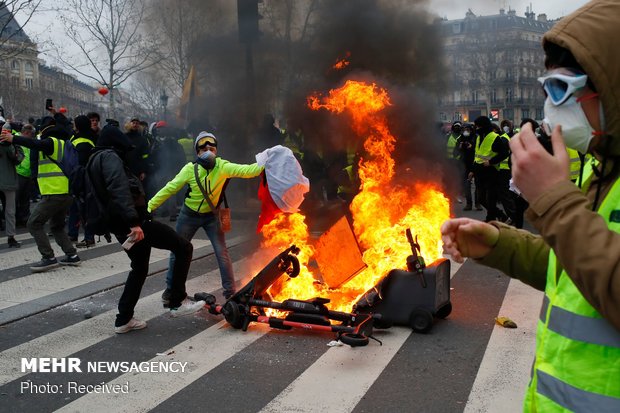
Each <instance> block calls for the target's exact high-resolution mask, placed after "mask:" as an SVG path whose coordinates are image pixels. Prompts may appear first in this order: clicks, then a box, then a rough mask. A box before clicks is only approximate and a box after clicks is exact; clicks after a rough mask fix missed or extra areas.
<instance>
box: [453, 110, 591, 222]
mask: <svg viewBox="0 0 620 413" xmlns="http://www.w3.org/2000/svg"><path fill="white" fill-rule="evenodd" d="M525 124H530V125H531V127H532V130H533V131H534V133H535V134H536V136H537V137H538V139H539V140H540V141H541V143H544V144H545V145H546V147H547V148H548V150H550V137H549V136H547V134H546V133H545V131H544V129H543V128H541V127H540V126H539V123H538V122H537V121H535V120H534V119H530V118H524V119H522V120H521V123H520V124H519V126H518V127H516V128H515V127H514V123H513V121H512V120H509V119H504V120H502V121H501V123H499V124H497V123H495V122H492V121H491V119H490V118H489V117H487V116H479V117H477V118H476V119H475V120H474V122H473V123H466V122H461V121H454V122H453V123H452V125H451V126H450V131H449V132H447V133H446V135H445V147H446V158H447V161H448V164H449V165H450V166H451V169H452V171H456V174H457V175H458V176H459V177H460V179H459V181H458V182H459V185H458V188H457V189H456V192H457V194H458V196H457V198H456V199H457V201H458V203H462V202H463V200H464V201H465V205H464V207H463V210H464V211H471V210H472V209H475V210H476V211H485V213H486V215H485V219H484V220H485V221H486V222H490V221H501V222H504V223H506V224H509V225H513V226H515V227H516V228H523V215H524V213H525V210H526V209H527V206H528V203H527V201H526V200H525V199H524V198H523V197H522V196H521V193H520V191H519V190H518V188H517V187H516V186H514V185H513V184H512V173H511V169H512V165H511V160H510V155H511V152H510V140H511V138H512V137H513V136H515V135H516V134H517V133H519V131H520V130H521V128H522V127H523V125H525ZM567 152H568V154H569V157H570V161H571V164H570V168H571V180H572V181H573V182H575V181H576V180H577V178H578V175H579V170H580V167H581V165H582V162H583V161H584V160H585V159H584V156H580V155H579V153H578V152H577V151H575V150H573V149H570V148H567Z"/></svg>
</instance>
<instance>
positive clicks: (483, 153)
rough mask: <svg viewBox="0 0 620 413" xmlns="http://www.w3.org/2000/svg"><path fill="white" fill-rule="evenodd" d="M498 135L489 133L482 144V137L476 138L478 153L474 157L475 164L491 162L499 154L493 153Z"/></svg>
mask: <svg viewBox="0 0 620 413" xmlns="http://www.w3.org/2000/svg"><path fill="white" fill-rule="evenodd" d="M497 137H498V135H497V133H495V132H489V134H488V135H487V136H485V138H484V140H483V141H482V143H481V142H480V140H481V137H480V135H478V136H477V137H476V152H475V155H474V163H477V164H483V163H484V161H490V160H491V159H492V158H493V157H494V156H495V155H497V153H495V152H493V150H492V149H491V147H492V146H493V142H495V138H497Z"/></svg>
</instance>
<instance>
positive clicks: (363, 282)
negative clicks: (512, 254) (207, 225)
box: [262, 80, 450, 311]
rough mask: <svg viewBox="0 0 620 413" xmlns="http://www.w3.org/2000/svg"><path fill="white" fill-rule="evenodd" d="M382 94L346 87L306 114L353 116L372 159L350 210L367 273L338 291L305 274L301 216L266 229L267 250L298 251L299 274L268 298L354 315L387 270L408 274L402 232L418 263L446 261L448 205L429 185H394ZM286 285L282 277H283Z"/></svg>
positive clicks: (363, 86)
mask: <svg viewBox="0 0 620 413" xmlns="http://www.w3.org/2000/svg"><path fill="white" fill-rule="evenodd" d="M390 105H391V103H390V99H389V96H388V93H387V91H386V90H385V89H382V88H379V87H377V86H376V85H375V84H367V83H364V82H358V81H353V80H349V81H347V82H346V83H345V84H344V86H342V87H341V88H339V89H334V90H331V91H330V92H329V95H328V96H326V97H323V98H321V97H319V96H310V97H309V98H308V106H309V107H310V108H311V109H313V110H320V109H324V110H327V111H330V112H332V113H334V114H343V113H346V114H348V115H349V116H350V117H351V119H352V126H353V130H354V131H355V133H356V134H357V135H358V136H360V137H363V138H365V141H364V148H365V149H366V151H367V152H368V153H372V156H370V157H369V159H361V160H360V161H359V176H360V182H361V185H360V192H359V193H358V194H357V195H356V196H355V198H354V199H353V201H352V203H351V206H350V209H351V213H352V217H353V230H354V232H355V235H356V237H357V239H358V242H359V244H360V246H361V248H362V251H363V260H364V262H365V263H366V265H367V266H368V268H366V269H365V270H364V271H362V272H361V273H360V274H358V275H357V276H355V277H353V278H352V279H351V280H350V281H348V282H347V283H345V284H344V285H342V286H340V287H339V288H338V289H336V290H332V289H329V288H328V287H327V285H325V284H321V283H318V282H317V281H316V277H315V275H314V274H313V273H312V271H311V270H310V269H309V268H308V262H309V260H310V259H311V258H312V255H313V248H312V247H311V246H310V245H309V244H308V242H309V234H308V228H307V226H306V225H305V223H304V217H303V215H301V214H292V215H287V214H279V215H278V216H277V217H276V219H274V221H272V222H271V223H269V224H268V225H265V227H264V228H263V236H264V240H263V243H262V246H264V247H277V248H280V249H284V248H287V247H288V246H290V245H291V244H295V245H297V246H298V247H300V249H301V252H300V254H299V256H298V257H299V260H300V264H301V274H300V275H299V276H298V277H297V278H294V279H290V280H286V281H282V282H278V283H275V284H274V285H272V286H271V288H270V291H269V292H270V294H271V295H272V297H273V298H274V299H275V300H277V301H282V300H284V299H287V298H296V299H301V300H306V299H311V298H314V297H325V298H329V299H330V300H331V302H330V304H329V305H328V306H329V307H330V308H331V309H333V310H338V311H351V308H352V305H353V304H354V303H355V302H357V300H358V299H359V298H360V297H361V295H363V294H364V293H365V292H366V291H368V290H369V289H371V288H372V287H374V286H375V285H376V284H377V283H378V282H379V281H380V280H381V278H383V277H384V276H385V275H386V274H387V273H388V272H389V271H390V270H392V269H394V268H403V269H406V260H407V256H409V255H411V246H410V245H409V243H408V241H407V237H406V235H405V231H406V230H407V228H410V229H411V231H412V234H414V236H417V237H418V242H419V244H420V248H421V255H422V256H423V257H424V258H426V259H428V260H430V261H429V262H432V261H434V260H436V259H438V258H440V257H441V253H442V251H441V235H440V231H439V228H440V226H441V223H442V222H443V221H445V220H446V219H447V218H449V216H450V208H449V201H448V199H447V198H446V197H445V195H444V194H443V193H442V192H441V189H440V188H439V186H438V185H437V184H435V183H431V182H426V183H424V182H412V183H411V184H410V185H402V184H397V183H396V182H394V174H395V162H394V159H393V157H392V153H393V152H394V149H395V142H396V138H395V137H394V136H393V135H392V134H391V132H390V129H389V127H388V124H387V119H386V117H385V115H384V114H383V109H385V108H386V107H387V106H390ZM283 278H284V277H283Z"/></svg>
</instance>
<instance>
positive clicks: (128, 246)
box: [122, 237, 136, 250]
mask: <svg viewBox="0 0 620 413" xmlns="http://www.w3.org/2000/svg"><path fill="white" fill-rule="evenodd" d="M135 243H136V241H134V239H133V238H131V237H128V238H127V239H126V240H125V242H123V245H122V247H123V248H124V249H126V250H130V249H131V247H133V244H135Z"/></svg>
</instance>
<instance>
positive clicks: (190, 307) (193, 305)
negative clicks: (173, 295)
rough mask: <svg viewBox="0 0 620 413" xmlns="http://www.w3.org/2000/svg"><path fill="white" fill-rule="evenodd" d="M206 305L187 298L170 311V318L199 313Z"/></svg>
mask: <svg viewBox="0 0 620 413" xmlns="http://www.w3.org/2000/svg"><path fill="white" fill-rule="evenodd" d="M206 304H207V303H206V302H204V301H202V300H201V301H192V300H190V299H189V298H188V297H185V300H183V302H182V303H181V305H180V306H178V307H176V308H171V309H170V316H171V317H180V316H182V315H188V314H194V313H195V312H197V311H200V310H201V309H202V308H203V307H204V306H205V305H206Z"/></svg>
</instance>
